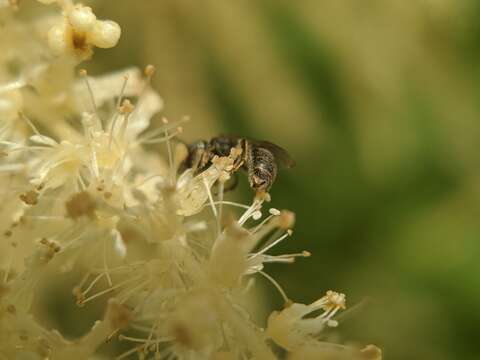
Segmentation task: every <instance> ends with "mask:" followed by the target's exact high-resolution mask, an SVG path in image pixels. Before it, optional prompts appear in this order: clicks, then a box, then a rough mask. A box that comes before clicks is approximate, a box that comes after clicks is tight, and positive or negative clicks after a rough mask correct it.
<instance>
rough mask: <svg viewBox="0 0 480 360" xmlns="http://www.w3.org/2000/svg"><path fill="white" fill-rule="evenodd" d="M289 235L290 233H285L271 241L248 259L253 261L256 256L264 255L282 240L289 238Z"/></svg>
mask: <svg viewBox="0 0 480 360" xmlns="http://www.w3.org/2000/svg"><path fill="white" fill-rule="evenodd" d="M290 235H291V233H290V232H287V233H285V234H284V235H282V236H280V237H279V238H278V239H277V240H275V241H273V242H272V243H271V244H269V245H267V246H265V247H264V248H263V249H261V250H260V251H259V252H257V253H255V254H254V255H253V256H251V257H250V258H249V259H253V258H255V257H256V256H258V255H261V254H264V253H265V252H267V251H268V250H270V249H271V248H272V247H274V246H275V245H277V244H278V243H280V242H281V241H282V240H284V239H285V238H286V237H288V236H290Z"/></svg>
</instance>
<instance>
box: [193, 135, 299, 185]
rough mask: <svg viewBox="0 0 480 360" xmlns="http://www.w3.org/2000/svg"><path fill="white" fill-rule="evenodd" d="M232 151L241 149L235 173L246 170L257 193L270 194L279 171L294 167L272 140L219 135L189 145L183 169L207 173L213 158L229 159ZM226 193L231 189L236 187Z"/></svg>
mask: <svg viewBox="0 0 480 360" xmlns="http://www.w3.org/2000/svg"><path fill="white" fill-rule="evenodd" d="M232 148H239V149H241V150H242V153H241V156H240V159H238V161H237V163H236V164H235V166H234V169H233V171H232V173H234V172H235V171H236V170H238V169H242V170H245V171H246V172H247V175H248V181H249V183H250V187H251V188H252V189H253V190H254V191H255V192H256V193H257V194H259V193H267V192H268V191H269V190H270V188H271V187H272V185H273V183H274V182H275V179H276V177H277V173H278V168H279V167H282V168H291V167H293V166H295V162H294V160H293V159H292V158H291V157H290V155H289V154H288V152H287V151H286V150H285V149H283V148H282V147H280V146H278V145H276V144H273V143H271V142H269V141H264V140H262V141H260V140H252V139H247V138H243V137H238V136H232V135H220V136H217V137H214V138H212V139H210V140H208V141H207V140H200V141H196V142H194V143H192V144H190V145H188V156H187V158H186V159H185V162H184V167H186V168H191V169H193V171H194V174H199V173H201V172H202V171H204V170H206V169H207V168H208V167H209V166H210V165H211V163H212V159H213V157H214V156H228V155H229V154H230V150H231V149H232ZM234 180H235V181H234V184H233V186H230V187H229V188H227V189H225V190H232V189H233V188H234V187H235V186H236V184H237V181H236V177H234Z"/></svg>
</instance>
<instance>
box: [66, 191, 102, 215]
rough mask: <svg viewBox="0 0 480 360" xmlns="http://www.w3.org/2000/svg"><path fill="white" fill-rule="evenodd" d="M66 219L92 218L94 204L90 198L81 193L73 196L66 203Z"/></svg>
mask: <svg viewBox="0 0 480 360" xmlns="http://www.w3.org/2000/svg"><path fill="white" fill-rule="evenodd" d="M65 206H66V209H67V215H68V217H70V218H72V219H78V218H80V217H82V216H87V217H89V218H91V219H92V218H94V216H95V208H96V203H95V201H94V199H93V198H92V196H91V195H90V194H89V193H88V192H86V191H82V192H79V193H77V194H75V195H73V196H72V197H71V198H70V199H69V200H68V201H67V202H66V203H65Z"/></svg>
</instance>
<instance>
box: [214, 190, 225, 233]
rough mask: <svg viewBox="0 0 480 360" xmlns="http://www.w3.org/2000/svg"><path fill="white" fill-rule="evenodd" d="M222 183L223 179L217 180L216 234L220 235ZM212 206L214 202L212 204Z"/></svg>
mask: <svg viewBox="0 0 480 360" xmlns="http://www.w3.org/2000/svg"><path fill="white" fill-rule="evenodd" d="M224 185H225V183H224V182H223V181H219V182H218V216H217V230H218V231H217V234H218V235H220V233H221V232H222V217H223V195H224ZM212 205H213V206H214V205H215V204H212Z"/></svg>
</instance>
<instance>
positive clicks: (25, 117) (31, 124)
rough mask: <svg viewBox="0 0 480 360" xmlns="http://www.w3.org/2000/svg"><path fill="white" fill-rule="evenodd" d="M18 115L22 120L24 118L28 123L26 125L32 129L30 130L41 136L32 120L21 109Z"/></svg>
mask: <svg viewBox="0 0 480 360" xmlns="http://www.w3.org/2000/svg"><path fill="white" fill-rule="evenodd" d="M18 115H19V116H20V118H21V119H22V120H24V121H25V122H26V123H27V124H28V126H30V128H31V129H32V131H33V132H34V133H35V134H36V135H38V136H42V134H40V131H38V129H37V128H36V127H35V125H33V122H32V121H31V120H30V119H29V118H28V117H27V116H26V115H25V113H24V112H23V111H19V112H18Z"/></svg>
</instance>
